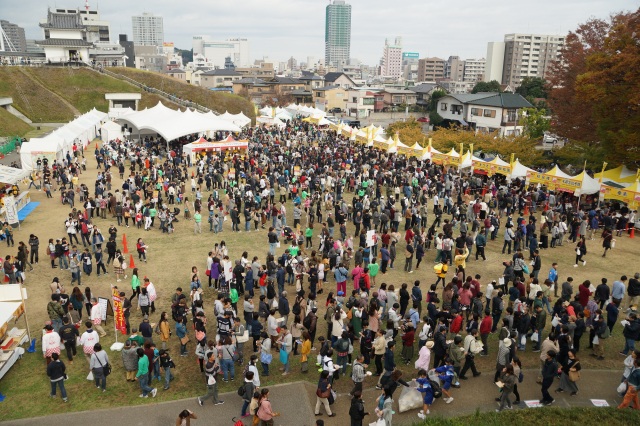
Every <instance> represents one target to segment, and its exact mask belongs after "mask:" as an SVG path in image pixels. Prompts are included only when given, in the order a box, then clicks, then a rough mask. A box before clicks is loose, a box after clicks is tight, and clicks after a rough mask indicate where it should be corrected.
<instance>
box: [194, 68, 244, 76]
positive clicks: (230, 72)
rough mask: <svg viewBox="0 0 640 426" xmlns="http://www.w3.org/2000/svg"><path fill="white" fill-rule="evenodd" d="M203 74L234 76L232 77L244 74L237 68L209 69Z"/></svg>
mask: <svg viewBox="0 0 640 426" xmlns="http://www.w3.org/2000/svg"><path fill="white" fill-rule="evenodd" d="M202 75H220V76H232V77H236V76H237V77H239V76H241V75H242V74H240V73H239V72H237V71H236V70H228V69H216V70H210V71H207V72H205V73H203V74H202Z"/></svg>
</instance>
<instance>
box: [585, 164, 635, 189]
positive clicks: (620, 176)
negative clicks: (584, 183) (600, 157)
mask: <svg viewBox="0 0 640 426" xmlns="http://www.w3.org/2000/svg"><path fill="white" fill-rule="evenodd" d="M605 164H606V163H605ZM593 177H594V178H595V179H598V180H600V181H601V182H602V183H604V184H605V185H609V186H627V185H629V184H633V183H635V181H636V173H634V172H632V171H631V170H629V169H627V167H626V166H618V167H616V168H615V169H609V170H607V171H604V172H601V173H596V174H595V175H593Z"/></svg>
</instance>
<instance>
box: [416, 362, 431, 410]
mask: <svg viewBox="0 0 640 426" xmlns="http://www.w3.org/2000/svg"><path fill="white" fill-rule="evenodd" d="M416 382H417V383H418V392H420V393H421V394H422V410H420V412H419V413H418V417H419V418H420V419H422V420H424V419H425V418H426V416H427V414H430V413H431V412H430V411H429V407H431V404H433V399H434V397H435V396H434V392H433V388H432V387H431V381H430V380H429V378H428V377H427V370H425V369H420V370H419V371H418V378H417V379H416Z"/></svg>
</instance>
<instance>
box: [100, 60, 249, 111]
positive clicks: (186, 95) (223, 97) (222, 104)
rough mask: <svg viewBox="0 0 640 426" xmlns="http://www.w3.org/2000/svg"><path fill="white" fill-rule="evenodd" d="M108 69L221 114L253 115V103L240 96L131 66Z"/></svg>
mask: <svg viewBox="0 0 640 426" xmlns="http://www.w3.org/2000/svg"><path fill="white" fill-rule="evenodd" d="M109 71H112V72H115V73H118V74H121V75H124V76H126V77H129V78H131V79H133V80H135V81H137V82H140V83H143V84H146V85H147V86H150V87H155V88H156V89H160V90H162V91H164V92H167V93H169V94H172V95H176V96H178V97H180V98H182V99H188V100H190V101H192V102H196V103H198V104H200V105H203V106H205V107H207V108H209V109H212V110H214V111H217V112H219V113H221V114H222V113H224V112H225V111H228V112H229V113H231V114H237V113H239V112H241V111H242V112H243V113H244V114H245V115H246V116H247V117H249V118H253V117H255V110H254V108H253V104H252V103H251V102H249V101H248V100H246V99H244V98H241V97H240V96H236V95H232V94H229V93H221V92H212V91H210V90H206V89H202V88H200V87H198V86H193V85H190V84H188V83H186V82H182V81H179V80H177V79H175V78H172V77H167V76H164V75H162V74H159V73H152V72H145V71H141V70H137V69H133V68H109Z"/></svg>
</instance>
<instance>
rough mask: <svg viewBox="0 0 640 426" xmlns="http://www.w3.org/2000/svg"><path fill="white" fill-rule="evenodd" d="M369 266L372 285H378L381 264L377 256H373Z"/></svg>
mask: <svg viewBox="0 0 640 426" xmlns="http://www.w3.org/2000/svg"><path fill="white" fill-rule="evenodd" d="M368 268H369V277H370V278H371V287H374V286H375V285H376V275H378V271H379V270H380V265H378V263H377V262H376V259H375V258H372V259H371V263H370V264H369V266H368Z"/></svg>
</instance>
